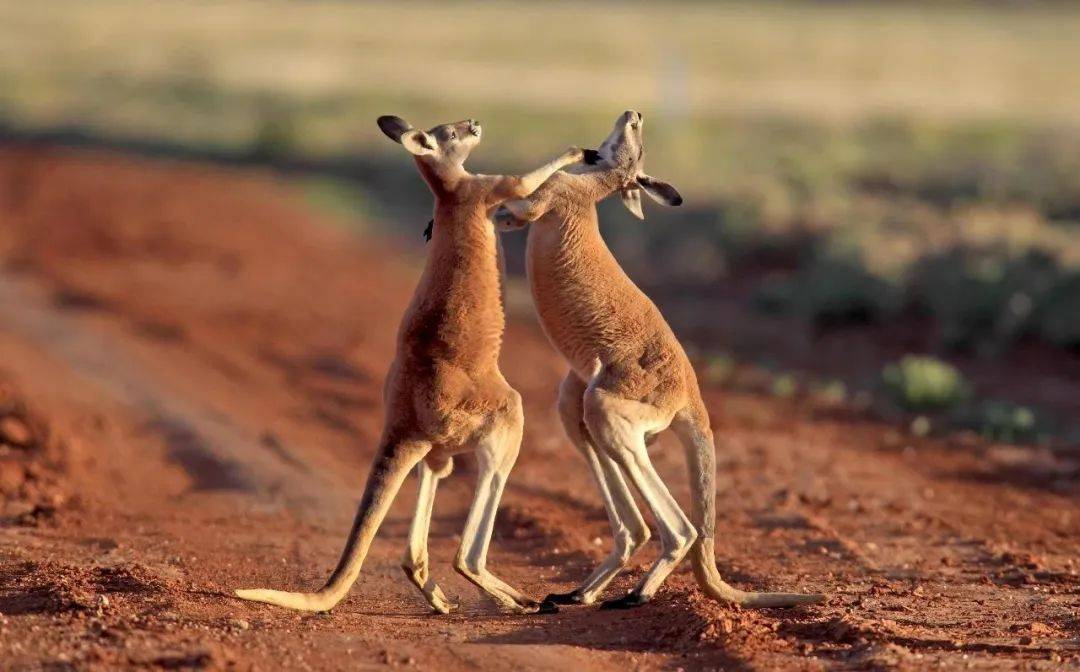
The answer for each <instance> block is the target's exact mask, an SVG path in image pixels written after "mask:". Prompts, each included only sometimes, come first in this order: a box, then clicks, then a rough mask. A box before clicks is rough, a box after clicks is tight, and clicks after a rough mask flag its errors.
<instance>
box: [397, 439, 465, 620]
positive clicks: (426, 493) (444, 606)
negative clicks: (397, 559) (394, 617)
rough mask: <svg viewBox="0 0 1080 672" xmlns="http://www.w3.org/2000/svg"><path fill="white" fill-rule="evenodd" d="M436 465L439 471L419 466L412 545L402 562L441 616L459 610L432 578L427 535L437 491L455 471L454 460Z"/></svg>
mask: <svg viewBox="0 0 1080 672" xmlns="http://www.w3.org/2000/svg"><path fill="white" fill-rule="evenodd" d="M436 466H437V467H438V468H432V466H431V465H430V464H429V463H428V460H421V461H420V464H418V465H416V479H417V482H418V483H419V488H418V490H419V492H418V494H417V497H416V514H415V515H414V516H413V520H412V524H411V525H410V526H409V543H408V546H407V547H406V549H405V557H403V558H402V560H401V568H402V569H403V570H404V571H405V576H407V577H408V578H409V581H411V582H412V584H413V585H414V586H416V587H417V588H418V589H419V590H420V592H421V593H422V594H423V596H424V599H425V600H427V603H428V604H429V605H431V608H432V609H434V610H435V611H436V612H438V613H440V614H449V613H450V612H451V611H453V610H455V609H457V607H458V605H457V604H456V603H454V602H451V601H450V600H449V599H447V597H446V594H445V593H443V591H442V588H440V587H439V584H437V583H435V579H434V578H432V577H431V573H430V557H429V555H428V536H429V534H430V531H431V513H432V511H433V509H434V507H435V490H436V488H438V486H439V481H441V480H442V479H444V478H446V477H447V476H449V475H450V472H452V471H453V470H454V461H453V458H448V459H447V460H446V461H445V464H442V465H436Z"/></svg>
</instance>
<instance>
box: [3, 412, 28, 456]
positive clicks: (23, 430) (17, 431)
mask: <svg viewBox="0 0 1080 672" xmlns="http://www.w3.org/2000/svg"><path fill="white" fill-rule="evenodd" d="M0 438H3V439H4V441H6V442H8V443H10V444H12V445H14V446H18V447H20V448H26V447H28V446H29V445H30V444H31V443H32V442H33V440H34V436H33V434H31V433H30V428H29V427H27V426H26V423H25V422H23V421H22V420H20V419H19V418H16V417H15V416H13V415H9V416H7V417H6V418H4V419H2V420H0Z"/></svg>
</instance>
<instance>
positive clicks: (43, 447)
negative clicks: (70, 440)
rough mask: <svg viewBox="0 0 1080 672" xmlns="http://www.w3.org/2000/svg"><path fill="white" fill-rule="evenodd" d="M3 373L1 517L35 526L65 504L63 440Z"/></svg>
mask: <svg viewBox="0 0 1080 672" xmlns="http://www.w3.org/2000/svg"><path fill="white" fill-rule="evenodd" d="M49 429H50V428H49V424H48V422H47V421H46V420H45V419H44V418H42V417H41V416H39V415H38V414H36V413H34V412H33V411H32V410H31V409H30V408H29V406H28V405H27V403H26V401H25V400H24V399H23V398H22V397H21V396H20V395H19V394H18V393H17V392H16V390H15V388H14V386H13V385H12V384H11V383H10V381H7V380H5V379H3V378H2V377H0V520H6V521H13V522H15V523H17V524H19V525H26V526H35V525H40V524H43V523H46V522H48V521H50V520H51V519H52V518H53V517H54V516H55V515H56V513H57V511H58V510H59V509H60V508H61V507H62V506H64V504H65V503H66V502H67V493H66V492H65V488H64V486H63V484H62V475H63V470H64V458H65V455H66V453H67V450H66V446H65V444H64V442H63V441H62V440H61V439H60V438H59V437H57V436H55V435H54V434H53V433H52V432H50V431H49Z"/></svg>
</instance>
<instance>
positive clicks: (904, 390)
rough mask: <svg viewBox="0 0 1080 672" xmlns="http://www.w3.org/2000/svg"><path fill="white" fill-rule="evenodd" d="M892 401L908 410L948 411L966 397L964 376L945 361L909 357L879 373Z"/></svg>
mask: <svg viewBox="0 0 1080 672" xmlns="http://www.w3.org/2000/svg"><path fill="white" fill-rule="evenodd" d="M881 377H882V380H883V381H884V383H885V387H886V389H888V391H889V395H890V397H891V398H892V400H893V401H894V402H895V403H896V404H897V405H898V406H900V407H901V408H904V409H907V410H910V411H937V410H948V409H950V408H953V407H955V406H957V405H958V404H960V402H962V401H963V400H964V399H965V398H967V396H968V386H967V383H966V382H965V381H964V377H963V375H962V374H961V373H960V372H959V371H958V370H956V368H955V367H953V366H951V365H950V364H948V363H947V362H943V361H941V360H939V359H935V358H933V357H919V356H916V355H908V356H906V357H904V358H903V359H901V360H900V361H899V362H895V363H893V364H890V365H888V366H886V367H885V370H884V371H882V374H881Z"/></svg>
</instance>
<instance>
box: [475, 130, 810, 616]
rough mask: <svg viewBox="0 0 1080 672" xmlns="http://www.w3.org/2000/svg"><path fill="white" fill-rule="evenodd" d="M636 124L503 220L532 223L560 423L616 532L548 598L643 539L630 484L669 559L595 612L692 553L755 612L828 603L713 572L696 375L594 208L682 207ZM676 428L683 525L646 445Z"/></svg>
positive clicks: (585, 595)
mask: <svg viewBox="0 0 1080 672" xmlns="http://www.w3.org/2000/svg"><path fill="white" fill-rule="evenodd" d="M642 125H643V118H642V115H641V114H640V113H638V112H635V111H632V110H630V111H627V112H625V113H623V114H622V115H621V116H620V117H619V118H618V120H616V122H615V127H614V129H613V130H612V132H611V134H610V135H608V137H607V139H606V140H604V142H603V143H602V144H601V145H600V147H599V150H598V153H599V160H598V162H597V165H596V166H594V167H587V166H582V167H579V168H575V169H574V172H573V173H559V174H557V175H555V176H553V177H552V178H551V179H550V180H548V181H547V182H546V183H545V184H544V185H543V186H542V187H540V188H539V189H537V190H536V192H534V193H533V194H532V196H530V197H528V198H526V199H519V200H512V201H508V202H507V203H505V204H504V206H503V207H502V208H500V209H499V210H498V212H497V213H496V216H495V223H496V225H497V227H499V228H501V229H508V228H517V227H520V226H525V225H527V224H528V223H530V222H531V224H532V225H531V228H530V229H529V234H528V243H527V252H526V255H527V257H526V268H527V273H528V277H529V283H530V285H531V289H532V295H533V301H534V303H535V304H536V310H537V313H538V314H539V317H540V322H541V324H542V326H543V329H544V331H545V333H546V334H547V336H548V339H549V340H550V341H551V343H552V345H553V346H554V347H555V349H556V350H558V351H559V352H560V353H561V354H562V356H563V357H564V358H565V359H566V360H567V362H568V363H569V364H570V367H571V369H570V372H569V373H567V375H566V378H565V379H564V380H563V382H562V385H561V386H560V389H559V415H560V417H561V419H562V422H563V425H564V427H565V429H566V432H567V434H568V435H569V438H570V440H571V442H572V443H573V444H574V446H575V447H577V449H578V450H579V451H581V453H582V454H583V455H584V456H585V460H586V462H587V463H588V466H589V469H590V470H591V471H592V474H593V476H594V478H595V479H596V482H597V485H598V486H599V489H600V494H601V497H602V499H603V501H604V506H605V508H606V510H607V515H608V519H609V521H610V522H611V526H612V529H613V531H614V537H615V543H614V548H613V550H612V552H611V554H610V555H609V556H608V557H607V558H606V559H605V560H604V561H603V562H602V563H601V564H600V565H599V566H598V567H597V568H596V569H595V571H593V573H592V574H591V575H590V576H589V577H588V578H587V579H586V580H585V582H584V583H583V584H581V586H579V587H578V588H577V589H575V590H573V591H571V592H569V593H562V594H559V593H553V594H551V595H549V596H548V597H547V598H546V600H548V601H551V602H555V603H557V604H592V603H593V602H594V601H595V600H596V598H597V596H598V595H599V594H600V592H601V591H602V590H603V589H604V587H605V586H607V585H608V583H609V582H610V581H611V580H612V579H613V578H614V577H615V576H616V574H618V572H619V571H620V570H621V569H622V568H623V567H624V566H625V565H626V563H627V562H628V560H629V558H630V556H631V555H632V554H633V552H634V551H635V549H636V548H638V547H639V546H641V545H642V544H644V543H645V542H646V541H647V540H648V539H649V528H648V526H647V525H646V524H645V521H644V519H643V518H642V516H641V513H640V512H639V511H638V508H637V506H636V504H635V503H634V498H633V495H632V494H631V491H630V489H629V488H628V486H627V483H626V480H625V479H624V476H626V477H629V480H630V483H631V484H633V486H634V487H635V488H636V489H637V490H638V492H640V493H641V496H642V498H643V499H644V500H645V502H646V504H647V505H648V507H649V509H650V510H651V511H652V514H653V516H654V517H655V519H656V523H657V526H658V528H659V531H660V537H661V549H662V552H661V555H660V558H659V559H658V560H657V561H656V562H655V564H653V565H652V567H651V568H650V569H649V571H648V572H647V573H646V574H645V576H644V577H643V578H642V579H641V581H640V583H638V584H637V586H636V587H635V588H634V589H633V590H631V591H630V592H629V593H628V594H627V595H626V596H624V597H621V598H618V599H614V600H608V601H606V602H604V603H603V604H602V605H601V608H606V609H619V608H627V607H634V606H638V605H641V604H644V603H646V602H648V601H649V599H651V598H652V596H653V595H654V594H655V593H656V591H657V589H658V588H659V587H660V585H661V584H662V583H663V581H664V580H665V579H666V578H667V576H668V574H669V573H670V572H671V571H672V570H673V569H674V568H675V566H676V565H677V564H678V563H679V562H680V561H681V560H682V559H683V557H684V556H685V555H686V554H687V553H690V554H691V560H692V562H693V569H694V574H695V575H696V577H697V580H698V583H699V584H700V585H701V587H702V589H703V590H704V591H705V592H706V593H707V594H708V595H709V596H710V597H712V598H714V599H717V600H723V601H728V602H734V603H737V604H741V605H747V606H756V607H786V606H794V605H797V604H806V603H812V602H820V601H821V600H823V599H824V597H823V596H822V595H803V594H793V593H756V592H745V591H742V590H738V589H736V588H734V587H732V586H730V585H728V584H727V583H725V582H724V580H723V579H722V578H721V577H720V573H719V572H718V571H717V568H716V562H715V558H714V543H715V542H714V538H713V534H714V532H713V529H714V525H715V518H716V501H715V500H716V491H715V486H714V485H713V483H714V479H715V470H716V467H715V447H714V445H713V434H712V430H711V428H710V425H709V416H708V412H707V411H706V408H705V404H704V402H703V401H702V398H701V392H700V390H699V388H698V384H697V378H696V376H695V374H694V369H693V367H692V366H691V365H690V361H689V359H688V358H687V356H686V353H685V352H684V351H683V349H682V346H681V345H680V344H679V342H678V340H676V338H675V335H674V333H672V331H671V328H670V327H669V326H668V324H667V322H666V321H665V320H664V318H663V316H662V315H661V314H660V311H659V310H658V309H657V307H656V305H655V304H653V302H652V301H650V300H649V298H648V297H647V296H646V295H645V294H644V293H643V292H642V291H641V290H640V289H638V287H637V286H636V285H634V283H633V281H631V280H630V278H629V277H628V276H627V275H626V273H625V272H624V271H623V270H622V268H621V267H620V266H619V263H618V262H617V261H616V260H615V257H614V256H613V255H612V253H611V251H610V250H609V249H608V248H607V246H606V245H605V244H604V240H603V238H602V237H601V236H600V230H599V224H598V221H597V214H596V203H597V202H599V201H600V200H602V199H604V198H606V197H607V196H609V195H611V194H612V193H614V192H616V191H618V192H620V193H621V196H622V200H623V203H624V204H625V205H626V207H627V208H628V209H629V210H630V211H631V212H632V213H633V214H634V215H636V216H637V217H639V218H641V219H644V214H643V211H642V208H641V194H642V192H644V193H646V194H648V195H649V196H650V197H651V198H653V199H655V200H656V201H658V202H660V203H662V204H664V205H670V206H676V205H680V204H681V203H682V197H681V196H680V195H679V193H678V191H676V189H675V188H674V187H672V186H671V185H670V184H667V183H666V182H663V181H661V180H658V179H656V178H653V177H650V176H649V175H647V174H645V172H644V169H643V159H644V147H643V145H642ZM668 427H671V428H672V429H674V430H675V433H676V434H677V435H678V437H679V438H680V440H681V442H682V443H683V445H684V447H685V450H686V455H687V463H688V467H689V471H690V482H691V490H692V496H693V508H692V512H691V518H689V519H688V518H687V516H686V515H685V514H684V513H683V511H682V510H681V509H680V508H679V505H678V503H677V502H676V501H675V498H674V497H672V496H671V494H670V493H669V492H668V489H667V488H666V487H665V485H664V483H663V482H662V481H661V480H660V477H659V475H658V474H657V473H656V470H655V469H654V468H653V466H652V463H651V462H650V461H649V455H648V452H647V451H646V445H647V444H648V443H650V442H651V441H652V439H654V438H655V436H656V434H657V433H659V432H661V431H663V430H664V429H666V428H668Z"/></svg>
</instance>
